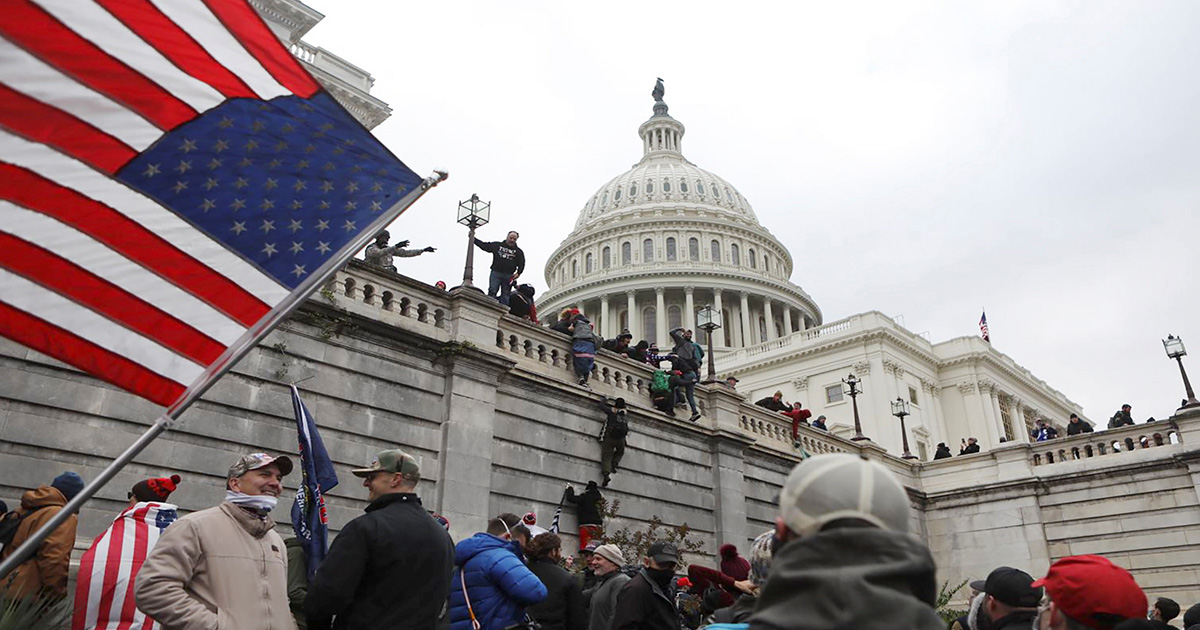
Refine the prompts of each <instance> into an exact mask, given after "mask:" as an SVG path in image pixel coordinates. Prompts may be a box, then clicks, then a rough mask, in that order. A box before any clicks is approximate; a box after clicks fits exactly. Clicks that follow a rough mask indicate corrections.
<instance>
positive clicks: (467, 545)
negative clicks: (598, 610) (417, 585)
mask: <svg viewBox="0 0 1200 630" xmlns="http://www.w3.org/2000/svg"><path fill="white" fill-rule="evenodd" d="M520 523H521V519H520V518H519V517H518V516H517V515H515V514H501V515H500V516H497V517H496V518H494V519H492V520H490V521H488V528H487V532H481V533H478V534H475V535H474V536H472V537H470V538H468V539H466V540H463V541H461V542H459V543H458V545H456V546H455V547H454V564H455V568H454V575H453V576H452V577H451V580H450V628H451V630H472V628H473V624H472V623H471V620H472V617H474V619H475V620H476V621H478V622H479V628H480V630H503V628H507V627H508V626H511V625H513V624H514V623H517V622H519V621H521V620H522V619H524V617H525V607H526V606H531V605H533V604H536V603H538V602H540V601H542V600H543V599H545V598H546V586H545V585H544V584H542V581H541V580H539V579H538V578H537V576H536V575H534V574H533V572H531V571H530V570H529V569H528V568H527V567H526V566H525V563H524V562H523V561H522V560H521V544H520V541H519V540H518V539H519V538H520V537H521V536H522V535H524V536H526V537H527V536H528V531H529V530H527V529H525V528H524V526H522V525H521V524H520ZM521 530H524V531H521ZM464 582H465V583H466V587H467V593H466V596H465V597H464V596H463V584H464ZM468 600H469V601H470V605H469V606H468Z"/></svg>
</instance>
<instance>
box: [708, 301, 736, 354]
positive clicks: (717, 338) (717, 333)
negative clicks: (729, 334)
mask: <svg viewBox="0 0 1200 630" xmlns="http://www.w3.org/2000/svg"><path fill="white" fill-rule="evenodd" d="M713 308H715V309H717V310H718V311H721V321H720V324H721V326H722V327H721V328H718V329H716V330H714V331H713V333H712V334H713V348H714V349H716V348H723V347H725V328H724V325H725V310H724V307H722V306H721V290H720V289H713ZM729 321H733V318H732V317H730V318H729Z"/></svg>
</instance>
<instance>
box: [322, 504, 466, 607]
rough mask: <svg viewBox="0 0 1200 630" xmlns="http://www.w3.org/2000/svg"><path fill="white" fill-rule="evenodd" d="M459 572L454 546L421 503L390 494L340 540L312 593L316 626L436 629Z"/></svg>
mask: <svg viewBox="0 0 1200 630" xmlns="http://www.w3.org/2000/svg"><path fill="white" fill-rule="evenodd" d="M453 569H454V544H453V543H452V542H451V541H450V536H449V534H447V533H446V530H445V529H443V528H442V526H441V525H439V524H438V522H437V521H435V520H433V519H432V518H431V517H430V516H429V513H428V512H426V511H425V508H423V507H421V499H420V498H419V497H417V495H415V494H412V493H407V492H404V493H392V494H385V495H383V496H381V497H379V498H377V499H375V500H374V501H372V502H371V503H370V505H368V506H367V507H366V514H364V515H362V516H360V517H358V518H356V519H354V520H352V521H350V522H349V523H347V524H346V527H345V528H343V529H342V531H341V532H340V533H339V534H338V535H337V538H335V539H334V540H333V545H332V546H330V548H329V554H328V555H327V556H326V557H325V560H324V561H323V562H322V563H321V567H320V568H319V569H318V570H317V573H316V574H315V575H314V576H313V579H312V583H311V585H310V586H309V589H308V599H307V600H306V601H305V610H306V612H307V613H308V627H309V628H310V630H326V629H327V628H330V627H332V628H337V629H338V630H370V629H373V628H392V629H396V630H400V629H403V628H412V629H413V630H417V629H425V628H430V627H432V626H434V625H435V624H436V623H437V618H438V615H440V614H441V612H442V607H443V606H444V605H445V602H446V599H447V598H448V597H449V596H450V573H451V571H452V570H453ZM335 615H336V616H337V621H336V622H335V623H332V624H331V622H332V621H333V617H334V616H335Z"/></svg>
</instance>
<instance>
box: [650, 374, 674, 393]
mask: <svg viewBox="0 0 1200 630" xmlns="http://www.w3.org/2000/svg"><path fill="white" fill-rule="evenodd" d="M669 391H671V381H670V380H669V379H668V378H667V373H666V372H664V371H662V370H654V378H653V379H652V380H651V381H650V393H651V394H661V393H663V392H669Z"/></svg>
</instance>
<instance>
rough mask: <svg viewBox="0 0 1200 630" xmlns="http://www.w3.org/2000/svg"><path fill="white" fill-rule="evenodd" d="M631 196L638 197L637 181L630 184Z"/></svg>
mask: <svg viewBox="0 0 1200 630" xmlns="http://www.w3.org/2000/svg"><path fill="white" fill-rule="evenodd" d="M629 196H630V197H636V196H637V182H634V183H632V184H630V185H629Z"/></svg>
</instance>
